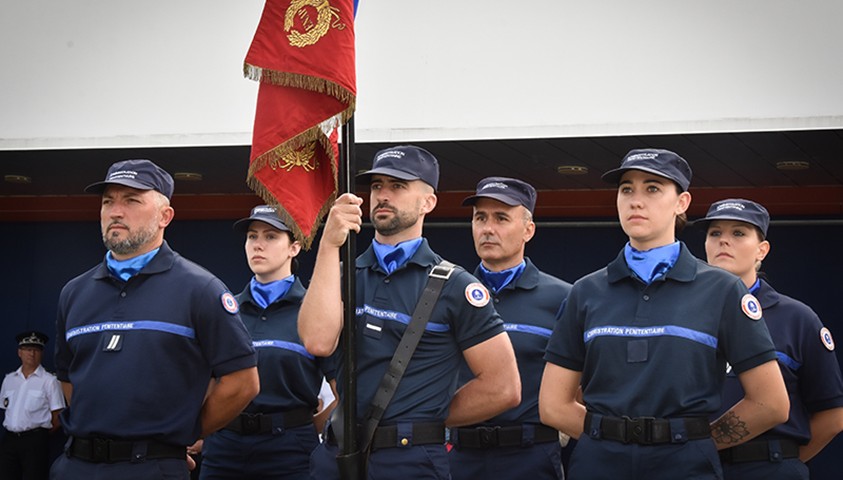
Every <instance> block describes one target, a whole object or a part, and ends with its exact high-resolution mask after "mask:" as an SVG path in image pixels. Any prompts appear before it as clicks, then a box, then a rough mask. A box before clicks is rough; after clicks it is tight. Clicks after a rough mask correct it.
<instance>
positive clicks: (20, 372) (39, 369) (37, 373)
mask: <svg viewBox="0 0 843 480" xmlns="http://www.w3.org/2000/svg"><path fill="white" fill-rule="evenodd" d="M45 373H47V370H45V369H44V365H38V366H37V367H35V370H34V371H33V372H32V373H30V374H29V376H30V377H31V376H33V375H35V376H36V377H40V376H42V375H43V374H45ZM15 374H17V375H20V377H21V378H26V377H24V375H23V366H20V367H18V369H17V370H15Z"/></svg>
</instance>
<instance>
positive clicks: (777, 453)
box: [720, 438, 799, 463]
mask: <svg viewBox="0 0 843 480" xmlns="http://www.w3.org/2000/svg"><path fill="white" fill-rule="evenodd" d="M774 442H778V446H776V445H775V444H774ZM797 457H799V444H798V443H796V442H795V441H793V440H791V439H789V438H782V439H755V440H750V441H748V442H746V443H743V444H741V445H735V446H734V447H730V448H727V449H725V450H720V461H721V462H723V463H744V462H780V461H782V460H784V459H785V458H797Z"/></svg>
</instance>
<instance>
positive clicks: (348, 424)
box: [338, 116, 365, 480]
mask: <svg viewBox="0 0 843 480" xmlns="http://www.w3.org/2000/svg"><path fill="white" fill-rule="evenodd" d="M356 172H357V161H356V157H355V154H354V116H352V117H351V118H350V119H349V120H348V122H346V124H345V125H343V126H342V150H341V152H340V164H339V185H338V187H339V191H340V192H350V193H354V184H355V180H354V175H355V174H356ZM356 252H357V235H356V234H355V233H354V232H349V234H348V240H347V241H346V242H345V245H344V246H343V247H342V250H341V251H340V259H341V260H342V295H343V318H344V322H343V331H342V337H341V342H342V350H343V364H344V367H343V387H344V388H343V395H342V400H343V401H342V405H341V406H340V408H342V413H343V415H342V418H343V431H344V432H345V433H344V434H343V438H342V445H340V455H342V456H345V457H346V458H349V457H348V456H349V455H354V454H356V453H357V450H358V448H359V447H358V443H359V442H358V437H357V430H358V426H357V341H356V336H357V329H356V324H357V322H356V321H355V319H356V318H357V317H356V305H355V302H356V298H357V295H356V289H355V279H356V277H357V271H356V270H357V269H356V268H355V258H356ZM354 457H358V458H356V460H357V461H352V462H347V463H346V466H347V467H348V468H349V471H348V472H346V473H347V474H348V476H347V477H344V478H347V479H355V480H358V479H359V480H363V475H364V471H365V470H364V469H362V468H360V466H361V463H360V460H361V459H360V458H359V457H360V456H359V455H354ZM354 457H352V458H354ZM341 474H342V473H341Z"/></svg>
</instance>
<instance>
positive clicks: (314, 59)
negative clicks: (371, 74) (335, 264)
mask: <svg viewBox="0 0 843 480" xmlns="http://www.w3.org/2000/svg"><path fill="white" fill-rule="evenodd" d="M353 9H354V5H353V0H267V2H266V5H265V6H264V11H263V15H262V16H261V20H260V23H259V24H258V28H257V31H256V32H255V37H254V39H253V40H252V45H251V47H250V48H249V53H248V54H247V55H246V61H245V64H244V67H243V68H244V74H245V75H246V76H247V77H249V78H251V79H253V80H258V81H259V82H260V86H259V89H258V101H257V108H256V111H255V126H254V131H253V133H252V152H251V155H250V159H249V174H248V177H247V182H248V184H249V186H250V187H251V188H252V189H253V190H254V191H255V192H256V193H257V194H258V195H260V196H261V197H262V198H263V199H264V201H266V202H267V203H269V204H273V205H277V206H278V207H279V212H280V213H281V215H282V217H284V219H285V220H286V221H287V223H288V226H290V228H291V229H292V230H293V233H294V234H295V236H296V238H297V239H299V241H301V242H302V244H303V245H304V248H309V247H310V244H311V242H312V241H313V237H314V236H315V235H316V230H317V227H318V225H319V222H321V220H322V217H323V216H324V214H325V213H326V212H327V211H328V208H330V205H331V204H332V203H333V201H334V199H335V198H336V192H337V161H338V150H337V135H336V128H337V127H338V126H339V125H340V124H341V123H344V122H345V121H347V120H348V119H349V118H350V117H351V115H352V113H353V112H354V102H355V95H356V87H355V68H354V10H353Z"/></svg>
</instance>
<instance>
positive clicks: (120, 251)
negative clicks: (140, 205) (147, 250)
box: [102, 222, 157, 255]
mask: <svg viewBox="0 0 843 480" xmlns="http://www.w3.org/2000/svg"><path fill="white" fill-rule="evenodd" d="M115 223H118V222H112V223H111V224H110V225H109V227H110V226H111V225H114V224H115ZM121 225H123V224H121ZM106 231H108V228H106ZM156 233H157V229H156V228H155V227H154V226H147V227H141V228H138V229H137V231H134V232H133V231H131V230H129V235H128V236H127V237H126V238H125V239H123V240H118V239H117V237H115V236H113V235H109V234H108V233H106V234H104V235H103V236H102V243H103V245H105V248H107V249H109V250H110V251H111V252H112V253H115V254H117V255H131V254H133V253H135V252H137V251H138V250H140V249H141V247H143V246H144V245H146V244H147V243H149V241H150V240H152V239H153V238H154V237H155V234H156Z"/></svg>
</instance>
